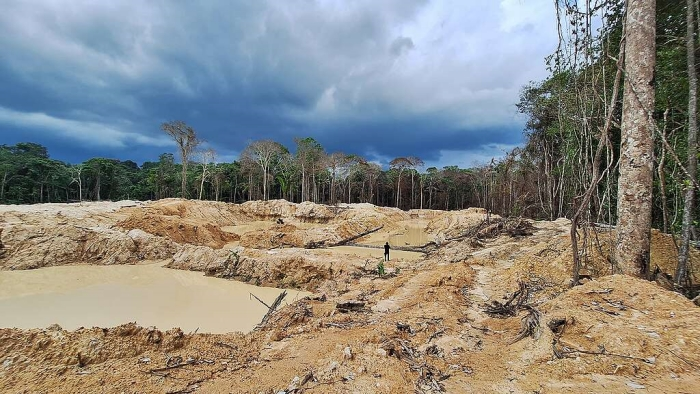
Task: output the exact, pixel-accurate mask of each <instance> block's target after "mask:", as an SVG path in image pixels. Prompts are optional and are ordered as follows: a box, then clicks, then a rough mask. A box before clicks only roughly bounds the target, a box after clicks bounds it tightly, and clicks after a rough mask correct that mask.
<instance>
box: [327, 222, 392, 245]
mask: <svg viewBox="0 0 700 394" xmlns="http://www.w3.org/2000/svg"><path fill="white" fill-rule="evenodd" d="M383 228H384V226H379V227H377V228H375V229H372V230H369V231H365V232H364V233H361V234H357V235H353V236H352V237H350V238H345V239H343V240H340V241H338V242H336V243H334V244H331V245H330V246H342V245H345V244H347V243H348V242H352V241H354V240H356V239H358V238H362V237H364V236H365V235H369V234H372V233H376V232H377V231H379V230H381V229H383Z"/></svg>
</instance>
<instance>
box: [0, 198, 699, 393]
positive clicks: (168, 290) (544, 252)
mask: <svg viewBox="0 0 700 394" xmlns="http://www.w3.org/2000/svg"><path fill="white" fill-rule="evenodd" d="M569 226H570V222H569V221H568V220H565V219H559V220H556V221H553V222H529V221H521V220H512V221H507V220H501V219H500V218H498V217H497V216H490V217H488V216H487V213H486V211H485V210H483V209H480V208H470V209H467V210H463V211H451V212H442V211H430V210H412V211H408V212H404V211H400V210H397V209H392V208H380V207H375V206H373V205H369V204H351V205H339V206H334V207H328V206H322V205H316V204H312V203H302V204H292V203H289V202H286V201H282V200H277V201H267V202H261V201H254V202H248V203H245V204H240V205H232V204H223V203H215V202H202V201H185V200H177V199H168V200H162V201H156V202H148V203H140V202H119V203H107V202H105V203H85V204H43V205H36V206H24V207H8V206H0V280H2V283H0V323H2V324H1V325H5V326H7V325H21V324H20V323H19V322H18V323H13V324H8V323H6V322H8V321H10V320H12V319H15V318H18V316H19V317H21V316H20V315H21V314H23V313H26V312H27V311H28V310H31V309H35V310H40V311H42V313H40V314H44V315H47V316H45V319H44V320H35V321H33V322H28V323H27V324H26V325H23V326H22V327H25V328H20V329H17V328H4V329H3V328H0V387H3V390H4V391H7V392H57V391H60V392H66V393H84V392H124V393H132V392H156V393H162V392H170V393H176V392H180V393H184V392H188V393H192V392H195V393H196V392H202V393H210V392H212V393H219V392H220V393H228V392H237V393H261V392H262V393H279V392H284V393H299V392H324V393H325V392H329V393H330V392H362V393H365V392H366V393H370V392H374V393H396V392H419V393H439V392H484V393H487V392H495V393H501V392H510V393H533V392H538V393H559V392H572V393H590V392H610V393H628V392H649V393H666V392H668V393H671V392H673V393H676V392H679V393H680V392H695V391H696V388H697V387H700V372H698V371H700V368H699V367H698V366H699V365H700V358H699V357H698V354H700V340H699V338H700V331H699V328H698V327H700V309H698V307H697V306H695V305H694V304H693V303H692V302H691V301H690V300H688V299H686V298H684V297H682V296H681V295H679V294H677V293H675V292H671V291H668V290H667V289H665V288H663V287H661V286H659V285H657V284H656V283H653V282H648V281H645V280H641V279H638V278H631V277H626V276H620V275H610V274H611V267H610V264H609V260H608V255H609V253H610V251H611V250H612V247H613V243H612V240H614V233H613V232H611V231H608V230H605V231H604V230H601V231H600V233H599V234H598V236H597V237H596V238H595V239H596V240H597V242H598V243H599V245H594V246H590V247H589V250H590V251H591V253H590V254H589V257H588V258H587V259H585V260H584V270H585V272H587V273H589V274H590V276H591V280H588V279H586V280H587V281H588V283H586V284H584V285H583V286H577V287H575V288H574V289H569V286H568V281H569V276H570V271H571V269H570V267H571V259H572V258H571V245H570V241H569V237H568V233H569ZM589 239H593V238H589ZM387 241H388V242H389V243H390V244H391V246H392V251H391V260H390V261H389V262H387V263H383V265H384V269H385V272H384V275H383V276H380V275H379V263H380V262H382V261H383V249H382V247H381V246H382V245H383V244H384V243H385V242H387ZM334 245H340V246H334ZM401 249H404V250H401ZM676 257H677V256H676V252H675V248H674V247H673V241H672V239H671V237H670V236H668V235H665V234H661V233H659V232H658V231H653V232H652V250H651V261H652V264H654V265H658V266H659V268H660V269H661V271H663V272H666V273H670V272H672V270H673V267H674V266H675V260H676ZM699 258H700V255H699V254H698V252H697V250H694V251H693V254H692V257H691V260H692V262H693V264H692V272H693V275H694V280H695V281H696V283H697V280H698V279H699V278H698V273H699V272H700V269H699V268H700V266H699V264H698V260H699ZM155 260H158V261H159V263H158V264H157V265H153V264H151V263H150V262H151V261H155ZM161 264H166V266H165V267H161V266H160V265H161ZM47 267H48V268H47ZM166 267H168V268H166ZM28 269H32V271H24V270H28ZM100 270H103V271H100ZM144 270H145V271H144ZM70 271H77V272H82V273H86V272H91V274H89V275H87V274H86V275H83V276H78V277H71V276H66V275H63V274H59V272H65V273H67V272H70ZM106 272H112V273H110V274H108V275H105V273H106ZM147 272H148V273H147ZM161 274H165V275H166V276H168V277H170V279H173V278H177V280H175V282H177V281H180V282H182V283H180V284H178V285H177V286H180V287H177V286H175V285H173V283H174V282H172V281H168V280H166V279H164V278H163V277H162V276H161ZM33 275H37V276H38V277H41V276H44V277H45V278H46V279H47V280H48V282H41V281H40V280H38V279H32V278H34V276H33ZM149 275H150V276H149ZM71 278H72V279H71ZM76 278H80V281H81V282H82V283H81V284H80V285H76V284H71V283H70V282H71V280H73V279H76ZM104 279H109V280H113V281H115V282H116V283H118V284H119V286H123V290H124V292H122V293H115V292H114V288H113V287H110V286H111V285H107V284H105V281H103V280H104ZM140 281H142V282H143V286H142V287H141V288H139V283H140ZM243 283H247V284H249V285H256V286H265V287H266V288H267V289H262V288H255V289H253V290H251V288H245V289H246V290H241V289H244V287H242V286H243ZM523 286H524V287H523ZM232 288H236V289H239V290H241V292H242V293H250V292H252V293H254V294H255V295H256V296H258V297H260V298H261V299H262V300H263V301H264V302H265V303H267V304H268V305H269V303H270V302H271V300H272V299H273V298H274V297H275V296H276V295H277V294H279V292H280V291H281V290H280V289H284V288H288V289H297V290H303V291H307V292H309V293H311V294H310V295H309V296H308V297H304V295H305V294H308V293H303V294H300V295H298V296H296V295H294V294H292V293H290V294H289V295H288V296H287V298H286V299H285V300H284V302H282V304H281V307H280V309H279V310H278V311H277V312H275V313H272V314H271V315H269V316H268V320H267V321H266V323H265V324H264V325H262V326H260V327H258V328H257V329H254V330H253V331H250V332H248V333H240V332H238V333H234V332H228V331H229V328H227V327H229V326H228V324H232V322H234V321H235V322H236V323H238V322H239V321H240V322H243V321H246V319H244V317H246V318H247V317H248V312H246V311H247V309H244V311H243V312H235V311H233V310H232V309H227V308H229V307H234V306H235V307H244V308H247V307H248V306H249V307H250V308H258V309H256V311H255V316H256V318H255V320H256V322H257V321H259V320H260V314H261V313H265V311H266V307H265V306H263V305H262V304H260V303H259V302H257V301H255V300H251V299H250V296H248V295H247V294H244V298H245V300H244V302H245V303H248V302H250V303H251V304H245V305H238V304H243V301H236V300H239V299H240V298H235V300H234V297H239V296H235V295H234V294H236V291H239V290H235V291H234V290H231V289H232ZM522 288H526V289H528V290H527V291H528V294H527V297H525V299H524V302H525V305H526V307H524V308H521V309H514V312H513V314H507V315H503V316H494V315H493V314H489V313H486V308H485V307H486V304H487V303H488V304H489V305H491V306H492V307H493V306H494V305H496V306H498V305H503V304H504V303H507V300H508V299H513V295H514V294H516V293H517V291H519V290H518V289H522ZM227 289H228V290H227ZM268 290H269V291H270V293H269V294H268V293H266V291H268ZM9 293H12V294H11V296H12V299H10V298H9V297H7V296H6V295H7V294H9ZM63 293H65V294H63ZM49 294H50V296H49ZM62 296H65V297H66V298H65V299H66V300H67V302H66V303H64V304H51V302H54V300H53V299H54V298H56V297H57V298H59V299H60V297H62ZM3 297H5V298H3ZM295 298H296V299H295ZM118 299H121V300H122V301H123V300H126V299H130V301H132V302H133V304H132V306H130V307H128V308H126V309H128V312H129V313H131V314H130V315H128V316H125V318H124V320H121V321H120V319H117V320H113V321H98V320H95V322H94V323H87V322H86V321H87V320H83V321H79V320H75V321H73V322H70V321H68V320H60V319H61V318H63V317H64V316H62V314H65V315H68V314H70V313H72V314H73V315H74V316H82V317H83V318H87V317H95V318H98V317H100V316H101V313H102V312H104V311H102V310H100V309H105V307H104V306H103V307H102V308H100V307H99V306H97V307H96V306H95V305H99V303H100V302H102V301H110V302H113V301H116V300H118ZM23 302H25V303H26V304H22V303H23ZM81 302H82V303H83V304H81ZM85 302H87V303H85ZM2 308H5V309H2ZM13 308H14V309H13ZM71 308H72V309H71ZM90 308H93V309H90ZM149 308H152V309H149ZM527 308H532V309H527ZM141 309H143V310H141ZM533 309H534V310H536V311H537V312H536V313H535V312H532V311H533ZM144 311H150V312H144ZM49 312H50V313H49ZM54 312H56V314H55V315H52V313H54ZM138 313H142V315H138ZM159 313H163V314H165V315H168V316H169V317H170V318H172V319H173V320H170V321H160V322H159V321H155V320H152V321H151V320H147V319H148V318H151V317H157V316H155V315H157V314H159ZM533 314H534V315H536V316H539V326H538V327H536V328H535V330H534V331H533V332H532V333H531V334H532V335H530V333H526V334H527V335H519V333H522V332H523V331H522V327H523V324H524V323H525V322H528V321H529V320H528V317H531V316H533ZM105 315H107V314H106V313H105ZM110 315H111V314H110ZM242 315H245V316H242ZM51 316H55V317H51ZM42 318H44V317H42ZM207 318H211V319H212V320H211V321H212V322H213V323H212V324H219V323H221V324H222V326H221V327H223V328H220V329H219V328H216V327H215V325H212V326H209V328H208V329H207V328H205V327H204V324H202V326H201V327H200V326H199V325H198V326H196V327H195V326H194V325H187V324H189V323H193V322H194V321H201V322H204V321H205V320H206V319H207ZM521 319H522V320H521ZM133 320H136V321H137V322H138V323H139V324H138V325H137V324H134V323H128V322H130V321H133ZM60 322H63V323H62V325H64V326H65V327H63V328H62V327H60V326H57V325H49V324H51V323H60ZM251 322H252V320H251V321H248V322H247V323H246V324H248V325H247V326H246V327H248V328H245V327H244V328H241V331H247V330H250V327H251V326H250V324H251ZM93 324H94V325H97V326H99V328H98V327H95V328H76V327H79V326H81V325H84V326H89V325H93ZM145 325H154V326H155V327H150V328H143V327H140V326H145ZM174 326H179V327H180V328H179V329H177V328H174V329H171V327H174ZM30 327H35V328H30ZM197 327H199V331H197V333H191V334H186V333H187V332H193V331H195V330H197ZM549 327H556V332H555V331H553V330H554V329H550V328H549ZM166 330H167V331H166ZM231 331H233V329H231ZM204 332H206V333H204ZM218 332H223V333H218ZM518 338H520V340H518V341H515V340H514V339H518Z"/></svg>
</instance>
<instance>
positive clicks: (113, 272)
mask: <svg viewBox="0 0 700 394" xmlns="http://www.w3.org/2000/svg"><path fill="white" fill-rule="evenodd" d="M281 291H282V290H280V289H275V288H269V287H257V286H252V285H248V284H245V283H241V282H236V281H227V280H222V279H218V278H210V277H206V276H204V275H202V273H201V272H192V271H180V270H171V269H167V268H163V267H162V266H161V265H160V264H148V265H129V266H90V265H80V266H61V267H50V268H42V269H37V270H28V271H0V327H17V328H43V327H47V326H49V325H51V324H54V323H57V324H59V325H60V326H61V327H63V328H65V329H70V330H72V329H76V328H79V327H93V326H97V327H112V326H116V325H119V324H123V323H127V322H132V321H135V322H136V323H138V324H139V325H141V326H156V327H158V328H159V329H169V328H173V327H180V328H182V330H183V331H185V332H192V331H194V330H196V329H198V328H199V331H198V332H208V333H225V332H231V331H243V332H247V331H250V330H252V329H253V328H254V327H255V325H256V324H257V323H259V322H260V320H261V319H262V316H263V315H264V314H265V313H266V312H267V308H266V307H265V306H263V305H262V304H260V303H259V302H258V301H256V300H255V299H253V298H252V297H250V293H253V294H255V295H256V296H258V297H259V298H260V299H262V300H263V301H265V302H266V303H267V304H268V305H269V304H270V303H272V302H273V301H274V299H275V298H276V297H277V296H278V295H279V293H280V292H281ZM307 294H308V293H304V292H299V291H296V290H290V291H288V294H287V298H286V300H287V301H289V302H291V301H292V300H294V299H296V298H300V297H304V296H305V295H307Z"/></svg>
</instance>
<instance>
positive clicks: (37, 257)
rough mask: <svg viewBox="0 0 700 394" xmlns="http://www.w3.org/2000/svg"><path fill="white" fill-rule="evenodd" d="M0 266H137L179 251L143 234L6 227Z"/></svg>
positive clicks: (0, 237)
mask: <svg viewBox="0 0 700 394" xmlns="http://www.w3.org/2000/svg"><path fill="white" fill-rule="evenodd" d="M0 243H1V244H2V253H0V266H2V267H3V268H5V269H34V268H40V267H48V266H55V265H65V264H86V263H87V264H96V265H109V264H136V263H137V262H139V261H141V260H145V259H162V258H168V257H171V256H172V254H173V253H174V252H175V247H174V246H173V245H171V243H169V242H167V241H164V240H161V239H154V237H152V236H147V234H144V233H139V232H130V233H128V234H127V233H123V232H120V231H117V230H113V229H109V228H103V227H90V228H89V227H79V226H76V225H71V224H62V225H53V226H51V225H42V226H39V225H22V224H19V225H12V224H10V225H5V226H4V228H3V229H2V231H0Z"/></svg>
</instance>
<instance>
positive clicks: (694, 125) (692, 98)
mask: <svg viewBox="0 0 700 394" xmlns="http://www.w3.org/2000/svg"><path fill="white" fill-rule="evenodd" d="M687 5H688V7H687V8H688V10H687V12H688V13H687V24H688V28H687V36H686V48H687V52H688V176H689V178H690V179H689V181H688V182H687V184H686V185H685V198H684V201H683V227H682V234H681V247H680V249H679V251H678V266H677V267H676V276H675V278H674V279H675V281H676V283H678V284H681V285H682V284H685V283H686V282H687V280H688V258H689V255H690V235H691V234H690V233H691V229H692V226H693V211H694V205H695V204H694V203H695V185H693V184H692V180H693V179H696V177H697V175H696V174H697V165H698V118H697V111H698V76H697V74H696V73H695V37H694V36H695V26H694V25H695V23H694V22H695V18H694V15H693V14H694V12H693V8H694V4H693V0H687Z"/></svg>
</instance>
